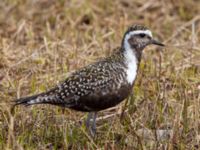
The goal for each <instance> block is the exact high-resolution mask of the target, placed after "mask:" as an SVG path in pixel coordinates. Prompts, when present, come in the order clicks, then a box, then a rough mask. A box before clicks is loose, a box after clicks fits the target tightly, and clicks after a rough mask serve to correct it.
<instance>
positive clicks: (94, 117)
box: [91, 112, 97, 135]
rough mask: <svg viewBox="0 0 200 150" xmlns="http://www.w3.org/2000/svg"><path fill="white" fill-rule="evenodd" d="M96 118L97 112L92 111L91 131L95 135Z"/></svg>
mask: <svg viewBox="0 0 200 150" xmlns="http://www.w3.org/2000/svg"><path fill="white" fill-rule="evenodd" d="M96 118H97V112H94V113H93V122H92V128H91V129H92V132H93V134H94V135H95V134H96Z"/></svg>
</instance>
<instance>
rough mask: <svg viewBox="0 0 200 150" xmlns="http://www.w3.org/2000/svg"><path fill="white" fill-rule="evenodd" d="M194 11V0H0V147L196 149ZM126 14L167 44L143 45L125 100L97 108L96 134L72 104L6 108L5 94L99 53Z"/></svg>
mask: <svg viewBox="0 0 200 150" xmlns="http://www.w3.org/2000/svg"><path fill="white" fill-rule="evenodd" d="M199 12H200V2H199V1H198V0H190V1H189V0H170V1H168V0H162V1H156V0H149V1H145V0H135V1H131V0H130V1H129V0H119V1H107V0H96V1H92V0H85V1H81V0H74V1H70V0H68V1H65V0H32V1H31V0H30V1H26V0H3V1H1V2H0V149H20V150H21V149H152V150H154V149H199V148H200V147H199V145H200V44H199V42H200V14H199ZM135 23H142V24H145V25H146V26H149V27H150V28H151V29H152V30H153V32H154V36H155V37H157V38H158V39H160V40H161V41H164V43H165V44H166V45H167V47H166V48H165V49H164V50H163V51H162V52H159V51H157V50H155V49H156V48H155V47H150V48H148V49H147V50H146V51H145V53H144V55H143V60H142V63H141V67H140V72H139V76H138V78H137V82H136V85H135V88H134V95H133V96H132V97H131V98H130V100H129V101H127V105H126V107H123V106H124V103H122V104H121V105H120V106H118V107H116V108H112V109H110V110H106V111H103V112H101V113H100V115H99V118H98V122H97V123H98V136H97V138H96V139H94V140H93V139H91V138H90V137H89V136H88V134H87V132H86V131H85V127H84V125H83V124H82V122H83V121H84V118H85V114H83V113H80V112H75V111H71V110H68V109H65V110H63V109H62V108H59V107H55V106H47V105H40V106H31V107H27V108H25V107H18V108H17V109H16V110H15V113H13V112H11V111H10V106H11V105H10V101H11V100H13V99H16V98H18V97H21V96H26V95H32V94H35V93H39V92H41V91H44V90H45V89H48V87H51V86H53V85H55V84H56V83H57V82H58V81H60V80H63V79H64V78H66V76H67V74H68V72H70V71H72V70H75V69H77V68H80V67H81V66H84V65H86V64H89V63H90V62H92V61H94V60H95V59H97V58H99V57H102V56H107V55H109V54H110V53H111V52H112V50H113V48H115V47H117V46H119V45H120V43H121V38H122V36H123V33H124V31H125V30H126V28H127V27H128V26H130V25H131V24H135ZM122 110H125V112H124V114H123V117H122V118H121V119H120V114H121V112H122ZM12 113H13V114H12Z"/></svg>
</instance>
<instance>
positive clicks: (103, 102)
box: [71, 86, 132, 112]
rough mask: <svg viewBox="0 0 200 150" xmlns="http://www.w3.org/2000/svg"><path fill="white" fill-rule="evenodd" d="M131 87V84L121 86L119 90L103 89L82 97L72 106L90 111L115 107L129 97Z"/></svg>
mask: <svg viewBox="0 0 200 150" xmlns="http://www.w3.org/2000/svg"><path fill="white" fill-rule="evenodd" d="M131 89H132V88H131V86H121V87H120V88H119V89H117V90H105V89H102V90H100V91H96V92H95V94H91V95H89V96H87V97H82V98H80V101H79V104H78V105H76V106H72V107H71V108H72V109H75V110H79V111H87V112H90V111H100V110H104V109H107V108H110V107H114V106H116V105H117V104H119V103H120V102H122V101H123V100H124V99H125V98H127V97H128V95H129V94H130V92H131Z"/></svg>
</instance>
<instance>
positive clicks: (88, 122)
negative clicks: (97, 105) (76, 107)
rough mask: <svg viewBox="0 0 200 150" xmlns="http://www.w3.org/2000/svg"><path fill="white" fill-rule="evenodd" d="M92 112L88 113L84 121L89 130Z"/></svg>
mask: <svg viewBox="0 0 200 150" xmlns="http://www.w3.org/2000/svg"><path fill="white" fill-rule="evenodd" d="M92 115H93V112H89V113H88V116H87V119H86V123H85V124H86V128H87V129H89V128H90V119H91V118H92Z"/></svg>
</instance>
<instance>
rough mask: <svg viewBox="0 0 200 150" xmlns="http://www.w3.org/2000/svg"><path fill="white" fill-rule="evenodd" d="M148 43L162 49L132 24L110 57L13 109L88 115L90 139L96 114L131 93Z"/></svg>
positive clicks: (148, 32) (149, 34)
mask: <svg viewBox="0 0 200 150" xmlns="http://www.w3.org/2000/svg"><path fill="white" fill-rule="evenodd" d="M152 44H154V45H158V46H165V45H164V44H163V43H161V42H159V41H157V40H155V39H154V38H153V36H152V32H151V30H150V29H149V28H147V27H146V26H144V25H139V24H136V25H132V26H130V27H128V29H127V31H126V32H125V33H124V36H123V38H122V42H121V46H120V47H118V48H116V50H115V51H113V53H112V54H111V55H110V56H107V57H104V58H102V59H99V60H97V61H96V62H93V63H91V64H89V65H87V66H85V67H82V68H80V69H78V70H77V71H75V72H72V73H71V74H70V75H69V76H68V77H67V78H66V79H65V80H64V81H62V82H61V83H59V84H58V85H56V86H54V87H53V88H50V89H49V90H47V91H45V92H42V93H39V94H36V95H33V96H28V97H22V98H19V99H17V100H14V102H15V104H14V106H17V105H25V106H28V105H34V104H51V105H57V106H61V107H64V108H69V109H73V110H76V111H82V112H88V117H87V119H86V128H87V129H89V131H90V134H91V135H92V136H94V135H95V134H96V117H97V113H98V112H99V111H102V110H105V109H107V108H110V107H114V106H116V105H117V104H119V103H120V102H122V101H123V100H125V99H126V98H127V97H128V96H129V95H130V94H131V91H132V89H133V86H134V83H135V80H136V76H137V73H138V70H139V65H140V61H141V57H142V53H143V50H144V48H145V47H146V46H148V45H152Z"/></svg>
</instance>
